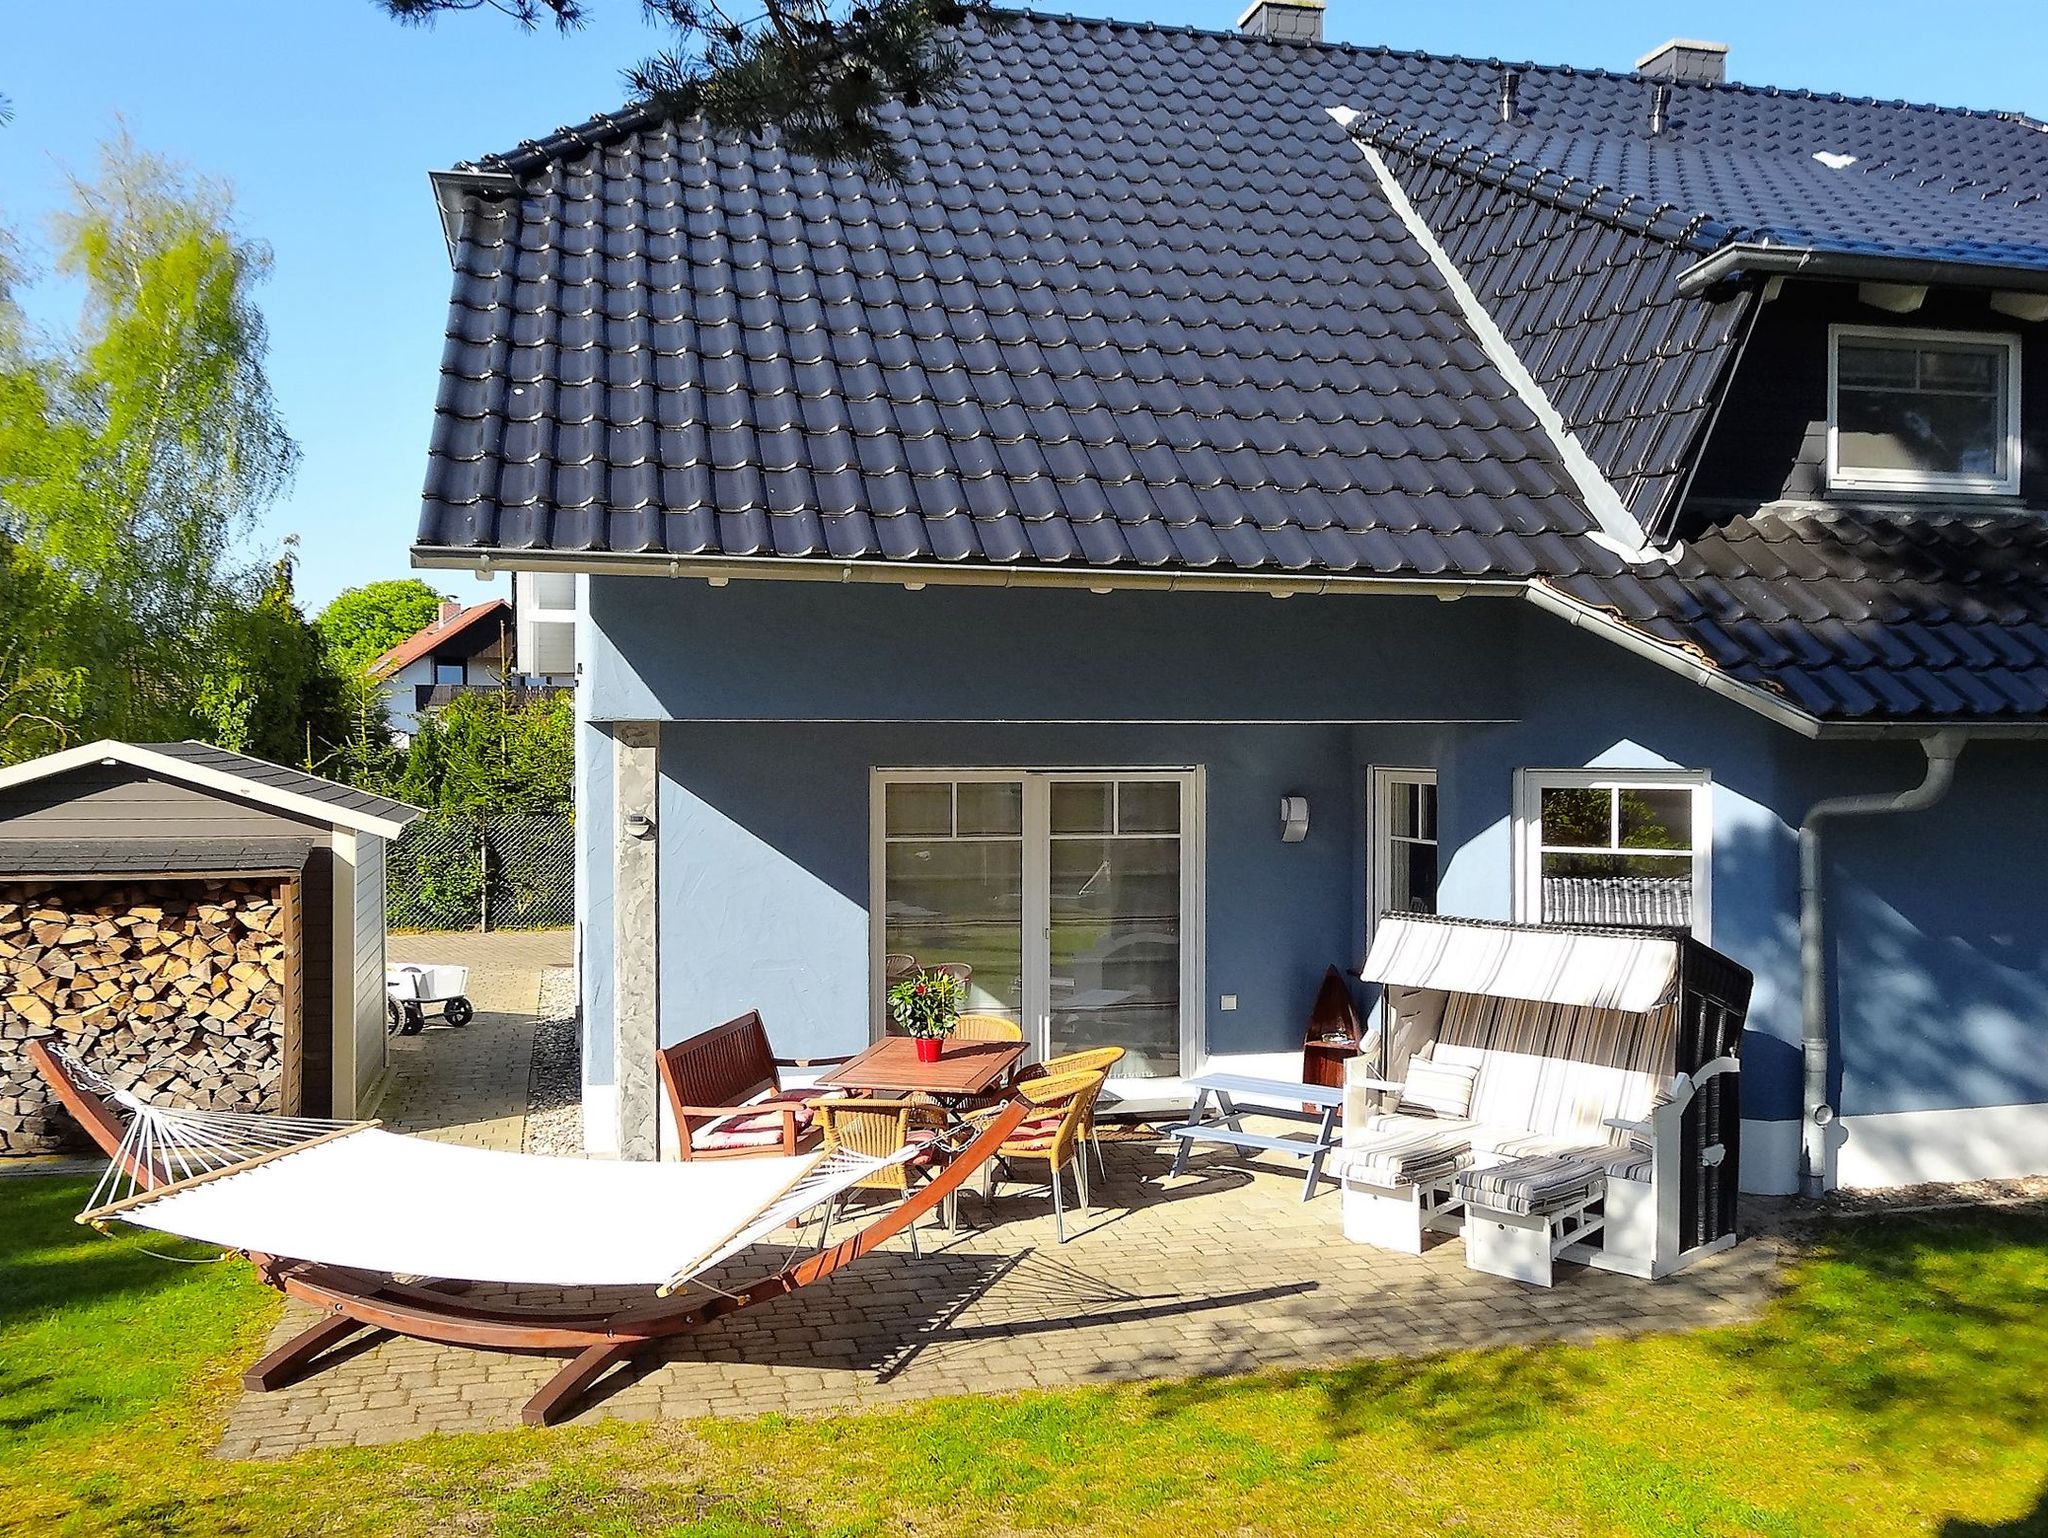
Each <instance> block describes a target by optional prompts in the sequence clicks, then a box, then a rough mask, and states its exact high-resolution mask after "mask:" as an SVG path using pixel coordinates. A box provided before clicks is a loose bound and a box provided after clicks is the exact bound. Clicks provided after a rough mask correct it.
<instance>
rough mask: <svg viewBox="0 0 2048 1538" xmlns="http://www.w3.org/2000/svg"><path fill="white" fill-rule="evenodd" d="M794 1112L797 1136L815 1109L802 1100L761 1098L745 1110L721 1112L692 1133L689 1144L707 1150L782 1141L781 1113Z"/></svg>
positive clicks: (802, 1130) (755, 1145)
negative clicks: (732, 1113) (736, 1113)
mask: <svg viewBox="0 0 2048 1538" xmlns="http://www.w3.org/2000/svg"><path fill="white" fill-rule="evenodd" d="M785 1110H787V1111H790V1112H792V1113H793V1114H794V1117H795V1121H796V1131H797V1136H799V1137H801V1136H803V1133H804V1129H805V1128H807V1127H809V1126H810V1124H811V1120H812V1117H813V1114H814V1113H813V1112H812V1110H811V1108H810V1106H809V1105H807V1104H806V1103H805V1102H803V1101H801V1100H760V1101H756V1102H755V1103H754V1104H752V1105H750V1106H747V1107H745V1108H744V1114H740V1115H734V1116H721V1117H719V1118H718V1120H716V1121H713V1122H706V1123H705V1124H704V1125H703V1126H701V1127H699V1128H697V1130H696V1131H694V1132H692V1133H691V1134H690V1146H691V1147H692V1148H695V1149H700V1150H702V1151H704V1152H707V1153H708V1152H714V1151H716V1150H718V1149H721V1148H767V1147H770V1146H771V1145H773V1144H776V1143H779V1142H781V1141H782V1113H783V1112H784V1111H785Z"/></svg>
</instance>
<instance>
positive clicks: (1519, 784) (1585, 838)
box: [1515, 769, 1714, 940]
mask: <svg viewBox="0 0 2048 1538" xmlns="http://www.w3.org/2000/svg"><path fill="white" fill-rule="evenodd" d="M1712 806H1713V794H1712V787H1711V783H1710V781H1709V779H1708V777H1707V775H1706V774H1705V773H1704V772H1703V771H1699V770H1692V769H1637V770H1626V771H1614V770H1604V769H1523V770H1519V771H1518V772H1517V773H1516V775H1515V854H1516V877H1515V917H1516V918H1518V919H1520V920H1521V921H1522V922H1524V923H1540V924H1676V925H1683V926H1686V927H1688V928H1690V929H1691V930H1692V932H1693V933H1694V934H1696V935H1698V936H1699V937H1700V938H1701V939H1703V940H1704V939H1706V938H1707V937H1708V935H1709V932H1710V931H1709V925H1710V921H1711V916H1712V896H1713V894H1712V891H1711V871H1712V863H1713V848H1714V841H1713V827H1712Z"/></svg>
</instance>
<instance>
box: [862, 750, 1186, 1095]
mask: <svg viewBox="0 0 2048 1538" xmlns="http://www.w3.org/2000/svg"><path fill="white" fill-rule="evenodd" d="M872 775H873V798H872V805H871V813H870V816H871V823H870V848H871V856H872V863H871V866H870V890H869V902H870V908H869V912H870V915H871V919H870V940H869V945H870V967H871V988H872V994H871V997H872V1001H873V1012H874V1013H873V1019H874V1029H875V1030H876V1032H877V1033H879V1032H880V1031H881V1030H882V1029H883V997H884V993H885V990H886V988H887V985H888V983H889V981H890V978H891V976H892V975H893V974H897V973H900V972H901V971H904V970H907V969H908V968H909V967H911V966H919V967H930V966H940V965H955V966H963V967H965V968H966V969H967V994H968V1007H969V1008H970V1009H973V1010H976V1011H978V1012H981V1013H986V1014H997V1015H1001V1016H1003V1017H1004V1018H1006V1019H1010V1020H1014V1021H1016V1022H1017V1023H1018V1024H1019V1025H1020V1026H1021V1027H1022V1029H1023V1033H1024V1040H1025V1044H1026V1049H1027V1052H1028V1053H1029V1055H1030V1056H1031V1058H1032V1059H1034V1060H1036V1059H1040V1058H1044V1057H1050V1056H1056V1055H1059V1054H1062V1053H1066V1052H1072V1051H1075V1050H1078V1049H1081V1048H1085V1047H1097V1046H1120V1047H1122V1048H1124V1049H1125V1056H1124V1058H1123V1061H1122V1062H1121V1063H1120V1064H1119V1065H1118V1068H1117V1071H1116V1073H1117V1077H1118V1078H1120V1079H1146V1078H1171V1077H1174V1076H1175V1075H1177V1074H1179V1073H1181V1072H1182V1071H1183V1070H1184V1069H1185V1070H1187V1071H1192V1068H1191V1066H1190V1065H1192V1064H1193V1063H1195V1062H1196V1061H1197V1060H1198V1058H1199V1048H1200V1041H1201V1023H1202V911H1203V903H1202V881H1203V875H1202V872H1203V841H1202V829H1203V826H1204V816H1203V810H1202V807H1203V797H1202V774H1201V771H1200V770H1199V769H1159V768H1128V769H1125V768H1117V769H1057V770H1049V769H981V768H974V769H876V770H874V771H873V772H872Z"/></svg>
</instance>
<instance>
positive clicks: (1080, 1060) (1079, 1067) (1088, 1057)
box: [1017, 1047, 1124, 1180]
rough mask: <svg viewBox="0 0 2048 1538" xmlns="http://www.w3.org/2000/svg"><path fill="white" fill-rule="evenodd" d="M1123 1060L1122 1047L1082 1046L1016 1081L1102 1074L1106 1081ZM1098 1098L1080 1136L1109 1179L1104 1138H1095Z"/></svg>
mask: <svg viewBox="0 0 2048 1538" xmlns="http://www.w3.org/2000/svg"><path fill="white" fill-rule="evenodd" d="M1123 1060H1124V1049H1123V1048H1122V1047H1083V1048H1082V1049H1081V1050H1080V1051H1078V1052H1062V1053H1061V1054H1060V1055H1059V1056H1058V1057H1049V1058H1047V1059H1046V1060H1045V1061H1044V1062H1042V1063H1033V1064H1032V1065H1031V1066H1030V1067H1029V1068H1026V1069H1025V1070H1024V1071H1023V1072H1022V1073H1020V1074H1018V1075H1017V1078H1018V1081H1019V1082H1020V1083H1021V1082H1025V1081H1028V1080H1032V1079H1050V1078H1057V1077H1058V1076H1059V1075H1061V1074H1065V1073H1099V1074H1101V1075H1102V1076H1103V1077H1104V1078H1105V1079H1106V1078H1108V1077H1109V1075H1110V1073H1111V1072H1112V1071H1113V1070H1114V1069H1115V1068H1116V1065H1117V1064H1118V1063H1121V1062H1122V1061H1123ZM1099 1098H1100V1091H1098V1092H1097V1095H1096V1099H1099ZM1096 1099H1090V1100H1089V1102H1088V1115H1087V1117H1086V1119H1085V1123H1084V1125H1083V1127H1082V1129H1081V1134H1082V1136H1083V1137H1085V1138H1087V1139H1088V1146H1089V1147H1091V1148H1093V1149H1094V1150H1095V1168H1096V1169H1097V1170H1099V1171H1100V1172H1101V1174H1102V1177H1103V1178H1104V1179H1105V1180H1106V1179H1108V1178H1109V1166H1108V1165H1107V1164H1105V1163H1103V1162H1102V1139H1101V1138H1099V1137H1097V1136H1096V1135H1095V1105H1096Z"/></svg>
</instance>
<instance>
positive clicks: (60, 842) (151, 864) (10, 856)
mask: <svg viewBox="0 0 2048 1538" xmlns="http://www.w3.org/2000/svg"><path fill="white" fill-rule="evenodd" d="M312 848H313V843H312V840H311V839H304V838H39V839H0V877H4V878H7V879H11V880H18V879H21V878H23V877H29V876H49V877H55V878H58V879H61V880H70V881H76V880H79V879H81V878H82V877H87V876H169V875H182V876H253V875H271V874H277V875H283V874H287V873H289V872H292V871H296V870H299V869H301V868H303V867H304V865H305V863H306V857H307V855H308V854H310V853H311V852H312Z"/></svg>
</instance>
